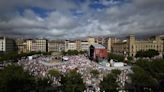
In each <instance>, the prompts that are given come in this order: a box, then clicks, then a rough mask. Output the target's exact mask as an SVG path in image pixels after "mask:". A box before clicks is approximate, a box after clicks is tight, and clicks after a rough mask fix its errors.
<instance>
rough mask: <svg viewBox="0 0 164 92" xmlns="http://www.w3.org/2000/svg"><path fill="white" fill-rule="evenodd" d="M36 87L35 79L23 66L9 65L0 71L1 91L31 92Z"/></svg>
mask: <svg viewBox="0 0 164 92" xmlns="http://www.w3.org/2000/svg"><path fill="white" fill-rule="evenodd" d="M34 89H35V79H34V77H33V76H31V75H30V74H29V73H28V72H26V71H24V70H23V69H22V67H20V66H16V65H9V66H7V67H5V68H4V69H3V70H2V71H0V90H1V92H13V91H15V92H30V91H33V90H34Z"/></svg>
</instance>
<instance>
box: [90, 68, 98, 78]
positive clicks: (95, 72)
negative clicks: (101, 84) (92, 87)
mask: <svg viewBox="0 0 164 92" xmlns="http://www.w3.org/2000/svg"><path fill="white" fill-rule="evenodd" d="M90 73H91V75H93V76H94V77H96V78H97V77H98V75H99V74H100V73H99V71H98V70H91V72H90Z"/></svg>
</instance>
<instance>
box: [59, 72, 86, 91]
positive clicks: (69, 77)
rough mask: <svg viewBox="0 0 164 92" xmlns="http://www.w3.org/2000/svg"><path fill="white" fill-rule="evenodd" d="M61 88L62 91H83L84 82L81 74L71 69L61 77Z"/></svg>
mask: <svg viewBox="0 0 164 92" xmlns="http://www.w3.org/2000/svg"><path fill="white" fill-rule="evenodd" d="M61 84H62V86H61V89H62V91H63V92H83V91H84V90H85V84H84V83H83V79H82V75H81V74H79V73H77V72H76V71H75V70H72V71H70V72H68V73H66V74H65V75H63V76H62V77H61Z"/></svg>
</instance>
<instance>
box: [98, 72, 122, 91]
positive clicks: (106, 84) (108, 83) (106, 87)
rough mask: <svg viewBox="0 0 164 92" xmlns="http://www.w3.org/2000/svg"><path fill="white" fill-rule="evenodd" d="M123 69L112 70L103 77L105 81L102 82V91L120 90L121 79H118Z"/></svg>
mask: <svg viewBox="0 0 164 92" xmlns="http://www.w3.org/2000/svg"><path fill="white" fill-rule="evenodd" d="M120 73H121V71H119V70H112V72H111V73H109V74H108V75H107V76H105V77H104V78H103V81H101V83H100V89H101V91H102V92H103V91H105V92H118V88H119V84H118V83H119V81H117V79H118V76H119V75H120Z"/></svg>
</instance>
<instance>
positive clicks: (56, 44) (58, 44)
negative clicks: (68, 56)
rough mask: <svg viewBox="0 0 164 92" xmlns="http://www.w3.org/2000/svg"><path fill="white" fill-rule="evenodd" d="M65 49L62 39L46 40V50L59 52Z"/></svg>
mask: <svg viewBox="0 0 164 92" xmlns="http://www.w3.org/2000/svg"><path fill="white" fill-rule="evenodd" d="M64 50H65V43H64V41H56V40H52V41H49V42H48V52H61V51H64Z"/></svg>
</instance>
